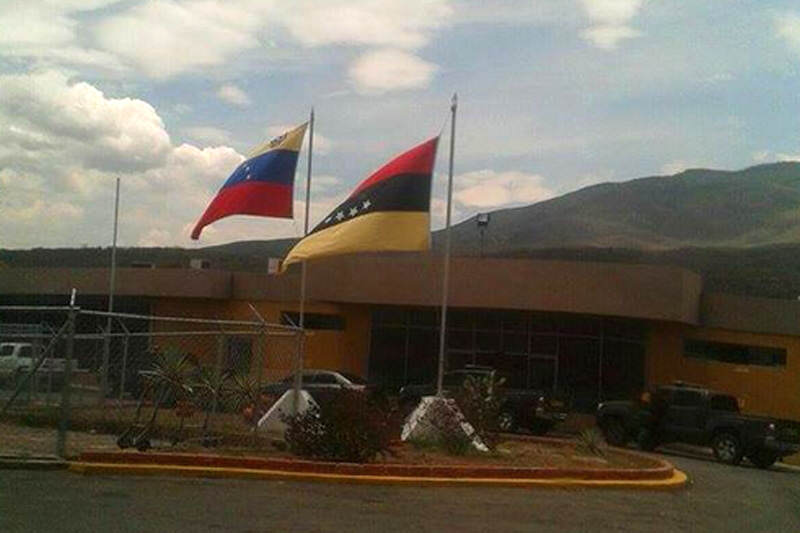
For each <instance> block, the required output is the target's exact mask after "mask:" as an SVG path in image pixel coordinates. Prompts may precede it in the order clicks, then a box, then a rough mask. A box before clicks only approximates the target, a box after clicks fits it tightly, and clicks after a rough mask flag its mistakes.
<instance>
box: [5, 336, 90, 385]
mask: <svg viewBox="0 0 800 533" xmlns="http://www.w3.org/2000/svg"><path fill="white" fill-rule="evenodd" d="M36 356H38V354H37V355H36ZM36 356H35V355H34V352H33V344H30V343H28V342H3V343H0V378H8V377H17V376H20V375H21V374H23V373H24V372H28V371H29V370H30V369H31V367H32V366H33V364H34V363H35V362H36ZM64 368H66V365H65V361H64V359H54V358H51V357H48V358H47V359H46V360H45V361H44V363H42V366H41V367H39V372H50V371H52V372H63V371H64ZM72 368H75V362H74V361H73V364H72Z"/></svg>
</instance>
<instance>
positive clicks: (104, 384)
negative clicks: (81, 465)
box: [98, 177, 120, 404]
mask: <svg viewBox="0 0 800 533" xmlns="http://www.w3.org/2000/svg"><path fill="white" fill-rule="evenodd" d="M119 181H120V180H119V177H117V190H116V194H115V196H114V237H113V239H112V244H111V275H110V278H111V279H110V281H109V286H108V312H109V313H111V312H113V311H114V288H115V284H116V278H117V222H118V220H119ZM110 335H111V315H109V316H108V320H106V338H105V339H104V340H103V364H102V368H101V372H100V398H99V400H98V403H100V404H102V403H103V402H104V401H105V399H106V395H107V394H108V363H109V359H110V351H111V337H110Z"/></svg>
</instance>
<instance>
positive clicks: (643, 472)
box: [69, 452, 687, 489]
mask: <svg viewBox="0 0 800 533" xmlns="http://www.w3.org/2000/svg"><path fill="white" fill-rule="evenodd" d="M654 462H657V463H659V467H658V468H649V469H583V470H582V469H575V468H573V469H556V468H519V467H517V468H504V467H487V466H477V467H476V466H466V465H465V466H446V465H440V466H435V465H419V466H416V465H393V464H366V465H361V464H347V463H325V462H315V461H303V460H291V459H265V458H257V457H230V456H227V457H226V456H214V455H192V454H144V453H128V452H123V453H113V452H112V453H86V454H83V455H82V456H81V458H80V460H79V461H76V462H73V463H71V464H70V467H69V468H70V470H71V471H73V472H76V473H80V474H97V475H112V474H117V475H150V476H183V477H209V478H240V479H273V480H274V479H279V480H291V481H317V482H330V483H353V484H372V485H406V486H495V487H595V488H633V489H674V488H680V487H682V486H684V485H685V484H686V481H687V478H686V475H685V474H684V473H683V472H680V471H679V470H676V469H675V468H674V467H673V466H672V465H671V464H670V463H667V462H666V461H657V460H654Z"/></svg>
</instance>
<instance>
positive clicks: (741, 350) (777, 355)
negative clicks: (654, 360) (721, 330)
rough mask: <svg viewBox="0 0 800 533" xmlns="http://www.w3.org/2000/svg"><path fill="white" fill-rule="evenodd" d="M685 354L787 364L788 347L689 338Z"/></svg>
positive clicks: (726, 360)
mask: <svg viewBox="0 0 800 533" xmlns="http://www.w3.org/2000/svg"><path fill="white" fill-rule="evenodd" d="M683 355H684V356H685V357H691V358H694V359H706V360H709V361H720V362H723V363H733V364H737V365H760V366H786V349H785V348H770V347H766V346H749V345H745V344H731V343H727V342H712V341H701V340H696V339H687V340H685V341H684V343H683Z"/></svg>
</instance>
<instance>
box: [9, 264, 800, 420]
mask: <svg viewBox="0 0 800 533" xmlns="http://www.w3.org/2000/svg"><path fill="white" fill-rule="evenodd" d="M442 267H443V264H442V261H441V259H440V258H439V257H437V256H432V255H428V254H398V255H358V256H349V257H340V258H331V259H326V260H320V261H317V262H314V263H311V264H309V267H308V287H307V294H308V304H307V307H306V311H307V313H308V314H307V325H308V337H307V341H306V350H305V366H307V367H317V368H332V369H339V370H345V371H349V372H354V373H358V374H361V375H363V376H365V377H368V378H369V379H370V380H372V381H376V382H380V383H382V384H384V385H385V386H387V387H390V388H394V387H399V386H401V385H403V384H406V383H412V382H421V381H429V380H432V379H433V377H434V374H435V367H436V357H437V353H438V338H439V329H438V328H439V315H438V313H439V305H440V300H441V279H442V276H441V273H442ZM73 287H74V288H76V289H77V290H78V294H79V303H81V305H82V306H84V307H95V308H97V309H104V308H105V297H106V293H107V287H108V271H107V270H105V269H27V268H26V269H5V270H3V271H2V273H1V274H0V302H2V303H14V304H32V303H37V304H41V303H51V304H52V303H61V304H62V305H63V304H64V303H65V302H66V298H67V295H68V294H69V291H70V290H71V288H73ZM449 294H450V298H449V305H450V311H449V313H448V328H447V336H446V338H447V344H446V364H447V366H448V367H449V368H458V367H461V366H463V365H465V364H486V365H491V366H494V367H496V368H498V369H500V370H501V371H502V372H503V373H504V374H506V375H507V376H509V379H510V380H511V385H513V386H516V387H530V388H539V387H552V388H556V389H560V390H566V391H568V392H569V393H570V394H572V396H573V398H575V402H576V406H577V407H578V408H579V409H582V410H586V411H590V410H591V409H592V408H593V406H594V405H595V404H596V403H597V402H598V401H602V400H609V399H617V398H628V397H633V396H636V395H638V393H639V392H640V391H641V390H643V389H645V388H647V387H650V386H653V385H657V384H660V383H667V382H671V381H673V380H684V381H689V382H693V383H699V384H702V385H706V386H709V387H712V388H715V389H719V390H723V391H727V392H730V393H733V394H736V395H737V396H738V397H740V399H741V402H742V405H743V409H744V410H745V411H747V412H753V413H760V414H768V415H773V416H780V417H787V418H793V419H797V420H800V302H797V301H788V300H770V299H761V298H749V297H742V296H735V295H727V294H715V293H707V292H705V291H704V290H703V282H702V278H701V277H700V276H699V275H697V274H696V273H693V272H690V271H688V270H685V269H681V268H675V267H660V266H652V265H627V264H617V263H588V262H569V261H541V260H517V259H483V258H454V259H453V262H452V265H451V285H450V289H449ZM116 295H117V296H116V298H117V301H118V302H119V303H118V305H119V306H121V307H122V308H124V307H125V306H126V305H127V306H129V307H130V308H131V309H135V310H136V311H137V312H141V313H144V314H152V315H162V316H193V317H207V318H225V319H246V320H253V319H254V313H253V311H252V310H251V308H250V305H252V306H253V307H254V308H255V309H256V310H257V312H258V313H259V314H260V315H261V316H262V317H263V318H264V319H265V320H266V321H268V322H273V323H291V322H292V319H293V317H295V318H296V316H295V315H296V313H297V310H298V302H297V299H298V295H299V274H298V272H296V271H291V270H290V272H288V273H286V274H284V275H279V276H277V275H267V274H255V273H246V272H224V271H215V270H195V269H175V268H164V269H160V268H155V269H136V268H120V269H119V270H118V272H117V289H116ZM0 318H2V317H0ZM4 319H5V320H19V319H14V318H13V317H11V318H9V317H5V318H4ZM245 342H250V341H245ZM292 342H293V341H290V340H288V339H283V340H282V339H279V338H273V339H271V340H270V341H269V342H267V343H266V344H265V345H264V346H252V345H248V346H245V348H246V349H247V350H248V351H249V352H251V353H253V354H261V355H262V356H263V357H264V360H263V361H262V363H263V364H264V365H266V368H268V370H269V372H268V374H269V375H271V376H277V375H281V374H282V373H288V372H289V371H290V370H291V368H290V367H289V365H288V361H289V360H290V358H289V357H288V356H286V357H284V356H282V355H281V354H288V353H289V352H290V351H291V350H293V349H295V348H296V347H295V346H294V345H293V344H292ZM206 351H207V350H206ZM197 352H198V356H199V357H201V358H210V357H213V356H212V355H211V354H210V353H204V352H203V349H201V348H200V347H199V345H198V348H197ZM270 365H271V366H270Z"/></svg>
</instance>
